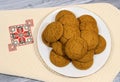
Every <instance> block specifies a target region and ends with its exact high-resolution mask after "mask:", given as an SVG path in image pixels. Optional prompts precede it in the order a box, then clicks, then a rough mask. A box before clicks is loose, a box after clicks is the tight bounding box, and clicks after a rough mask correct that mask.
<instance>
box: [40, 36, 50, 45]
mask: <svg viewBox="0 0 120 82" xmlns="http://www.w3.org/2000/svg"><path fill="white" fill-rule="evenodd" d="M42 41H43V43H44V44H45V45H47V46H48V47H51V43H49V42H47V41H46V40H45V39H44V37H43V34H42Z"/></svg>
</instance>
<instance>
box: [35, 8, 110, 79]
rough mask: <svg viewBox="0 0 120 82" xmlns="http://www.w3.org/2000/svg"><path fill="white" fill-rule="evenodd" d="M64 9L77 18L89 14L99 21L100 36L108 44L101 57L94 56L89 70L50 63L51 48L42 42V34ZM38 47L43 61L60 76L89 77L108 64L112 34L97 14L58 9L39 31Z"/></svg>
mask: <svg viewBox="0 0 120 82" xmlns="http://www.w3.org/2000/svg"><path fill="white" fill-rule="evenodd" d="M64 9H65V10H69V11H72V12H73V13H74V14H75V15H76V17H79V16H81V15H84V14H88V15H91V16H93V17H94V18H95V19H96V21H97V25H98V28H99V34H101V35H102V36H103V37H104V38H105V40H106V42H107V45H106V48H105V50H104V51H103V52H102V53H100V54H99V55H95V56H94V64H93V65H92V67H91V68H89V69H88V70H79V69H76V68H75V67H74V66H73V65H72V63H70V64H69V65H67V66H65V67H56V66H55V65H53V64H52V63H51V62H50V59H49V54H50V50H51V48H49V47H47V46H46V45H45V44H44V43H43V42H42V39H41V34H42V32H43V30H44V29H45V27H46V26H47V25H48V24H49V23H51V22H53V21H54V20H55V16H56V14H57V13H58V12H59V11H61V10H64ZM37 45H38V50H39V53H40V56H41V57H42V59H43V61H44V62H45V63H46V64H47V66H48V67H49V68H51V69H52V70H54V71H55V72H57V73H59V74H62V75H64V76H68V77H83V76H87V75H90V74H93V73H95V72H96V71H98V70H99V69H100V68H102V67H103V66H104V64H105V63H106V61H107V59H108V57H109V55H110V50H111V37H110V33H109V30H108V28H107V26H106V25H105V23H104V22H103V21H102V19H101V18H100V17H98V16H97V15H96V14H94V13H92V12H91V11H88V10H86V9H83V8H80V7H67V8H61V9H58V10H56V11H54V12H52V13H51V14H49V15H48V16H47V17H46V18H45V19H44V20H43V21H42V23H41V25H40V28H39V30H38V35H37Z"/></svg>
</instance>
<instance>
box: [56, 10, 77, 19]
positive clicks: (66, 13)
mask: <svg viewBox="0 0 120 82" xmlns="http://www.w3.org/2000/svg"><path fill="white" fill-rule="evenodd" d="M64 15H72V16H73V17H75V15H74V13H72V12H71V11H68V10H61V11H60V12H58V14H57V15H56V18H55V20H56V21H58V20H59V19H60V18H61V17H63V16H64Z"/></svg>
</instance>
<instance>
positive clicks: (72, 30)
mask: <svg viewBox="0 0 120 82" xmlns="http://www.w3.org/2000/svg"><path fill="white" fill-rule="evenodd" d="M63 29H64V30H63V37H64V38H66V39H70V38H72V37H75V36H80V30H79V29H78V28H77V27H75V26H73V25H64V26H63Z"/></svg>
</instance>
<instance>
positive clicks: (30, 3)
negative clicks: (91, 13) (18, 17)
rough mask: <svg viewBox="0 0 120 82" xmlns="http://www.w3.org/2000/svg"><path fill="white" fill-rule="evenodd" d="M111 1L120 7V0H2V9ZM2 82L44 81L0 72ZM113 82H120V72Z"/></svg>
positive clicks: (0, 81)
mask: <svg viewBox="0 0 120 82" xmlns="http://www.w3.org/2000/svg"><path fill="white" fill-rule="evenodd" d="M101 2H105V3H111V4H113V5H114V6H116V7H117V8H118V9H120V0H0V10H12V9H25V8H41V7H54V6H61V5H74V4H75V5H77V4H78V5H79V4H84V3H86V4H89V3H101ZM0 82H42V81H38V80H33V79H29V78H24V77H17V76H10V75H4V74H0ZM113 82H120V73H118V75H117V76H116V78H115V79H114V81H113Z"/></svg>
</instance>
